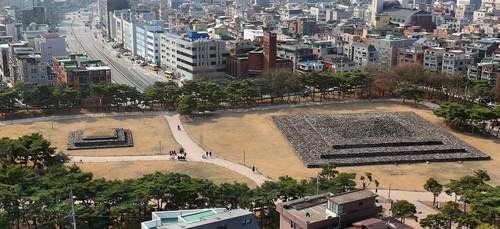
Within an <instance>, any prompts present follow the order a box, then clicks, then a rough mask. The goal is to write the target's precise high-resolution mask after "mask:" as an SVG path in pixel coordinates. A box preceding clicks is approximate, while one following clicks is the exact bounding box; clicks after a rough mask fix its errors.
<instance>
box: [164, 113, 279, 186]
mask: <svg viewBox="0 0 500 229" xmlns="http://www.w3.org/2000/svg"><path fill="white" fill-rule="evenodd" d="M163 116H164V117H165V118H166V119H167V122H168V125H169V126H170V131H172V135H173V136H174V138H175V140H176V141H177V142H178V143H179V144H180V145H181V146H182V147H183V148H184V150H185V151H186V153H187V157H186V158H187V160H188V161H201V162H206V163H212V164H215V165H218V166H222V167H224V168H227V169H230V170H232V171H234V172H236V173H239V174H241V175H243V176H245V177H248V178H249V179H251V180H253V181H254V182H255V183H257V185H259V186H260V185H261V184H262V183H264V181H267V180H271V179H269V178H267V177H265V176H263V175H262V174H261V173H259V172H258V171H255V172H253V171H252V168H249V167H246V166H243V165H241V164H237V163H234V162H230V161H227V160H223V159H220V158H217V157H213V156H212V157H210V156H209V157H207V158H203V155H205V154H206V151H205V150H203V149H202V148H201V147H200V146H198V144H196V143H195V142H194V141H193V140H192V139H191V137H189V135H188V134H187V133H186V131H185V130H184V127H183V126H182V122H181V120H180V115H179V114H175V115H171V114H167V115H163ZM178 126H179V127H180V130H178V128H177V127H178Z"/></svg>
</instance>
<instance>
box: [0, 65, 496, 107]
mask: <svg viewBox="0 0 500 229" xmlns="http://www.w3.org/2000/svg"><path fill="white" fill-rule="evenodd" d="M90 86H91V88H90V90H91V94H92V98H85V100H84V101H85V102H84V103H85V104H87V105H94V106H102V107H109V106H111V105H113V104H114V105H117V106H118V107H119V106H128V105H133V106H135V105H138V104H143V105H145V106H147V107H153V106H154V105H155V104H156V105H158V104H159V105H160V106H161V107H162V108H164V109H167V108H171V109H177V111H179V113H181V114H190V113H191V112H193V111H195V110H197V111H198V112H205V111H213V110H216V109H220V108H221V107H237V106H252V105H255V104H256V103H260V102H270V103H275V102H295V101H300V100H301V98H306V97H308V98H310V99H311V100H313V101H317V100H319V101H322V100H325V99H341V98H344V97H346V96H347V97H351V96H357V97H358V98H365V99H368V98H377V97H381V96H387V95H390V96H393V97H396V96H400V97H401V98H403V99H404V100H406V99H410V100H415V101H420V100H423V99H427V100H429V101H434V100H442V101H449V102H458V103H462V104H463V105H465V106H467V107H471V106H473V105H474V104H475V101H476V100H477V99H480V100H481V102H491V101H494V100H495V98H496V93H495V91H494V90H493V89H492V87H491V86H490V85H489V83H488V82H486V81H471V80H469V79H468V78H467V76H465V75H459V74H455V75H445V74H442V73H440V72H431V71H429V70H426V69H424V68H423V67H422V66H419V65H415V64H406V65H400V66H396V67H394V68H390V69H384V68H381V67H380V65H370V66H368V67H366V68H365V69H363V71H354V72H348V73H332V72H312V73H310V74H297V73H293V72H287V71H282V70H277V71H272V72H269V73H266V74H264V75H263V76H262V77H260V78H255V79H248V80H241V81H227V82H218V83H216V82H207V81H201V80H196V81H187V82H185V83H184V84H183V85H182V86H179V85H178V84H177V83H176V82H173V81H169V82H156V83H155V84H154V85H152V86H150V87H148V88H147V89H146V90H145V91H144V92H142V93H141V92H139V91H138V90H137V89H136V88H134V87H131V86H128V85H121V84H113V83H112V84H108V85H99V84H92V85H90ZM16 101H19V102H22V103H23V104H25V108H28V107H34V106H35V107H36V106H42V107H55V108H60V107H70V106H71V104H75V103H77V102H78V101H81V98H80V96H79V94H78V93H77V92H76V91H75V90H73V89H72V88H67V87H65V85H60V86H57V87H52V86H48V85H36V86H33V85H31V84H30V83H27V82H18V83H16V84H15V85H14V87H13V88H5V89H2V90H1V91H0V109H1V110H2V111H7V112H10V111H11V110H12V109H16ZM82 102H83V101H82ZM82 102H80V103H82ZM118 109H119V108H118Z"/></svg>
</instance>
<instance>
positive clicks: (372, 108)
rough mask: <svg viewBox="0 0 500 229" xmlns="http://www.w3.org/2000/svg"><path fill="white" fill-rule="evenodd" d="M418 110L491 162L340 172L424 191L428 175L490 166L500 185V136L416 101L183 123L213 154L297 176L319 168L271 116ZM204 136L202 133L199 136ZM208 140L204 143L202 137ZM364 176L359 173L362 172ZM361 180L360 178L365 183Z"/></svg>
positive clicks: (449, 175) (271, 173)
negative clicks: (453, 125) (462, 129)
mask: <svg viewBox="0 0 500 229" xmlns="http://www.w3.org/2000/svg"><path fill="white" fill-rule="evenodd" d="M395 111H413V112H415V113H417V114H419V115H420V116H422V117H423V118H425V119H427V120H429V121H430V122H432V123H434V124H435V125H438V126H440V127H442V128H443V129H445V130H447V131H448V132H450V133H452V134H453V135H455V136H457V137H459V138H460V139H462V140H464V141H465V142H467V143H469V144H471V145H473V146H474V147H476V148H477V149H479V150H481V151H482V152H484V153H486V154H488V155H490V156H491V158H492V160H491V161H473V162H462V163H459V162H458V161H457V162H444V163H430V164H422V163H418V164H394V165H372V166H354V167H342V168H339V170H340V171H341V172H355V173H357V174H358V175H360V174H363V173H364V172H372V173H373V177H374V178H375V179H377V180H378V181H379V182H380V188H388V187H389V184H392V189H400V190H423V184H424V183H425V181H426V180H427V179H428V178H429V177H434V178H435V179H437V180H438V181H439V182H442V183H446V182H448V181H449V179H457V178H460V177H462V176H465V175H470V174H472V173H473V171H474V170H478V169H483V170H487V171H488V172H489V174H490V176H491V180H492V182H491V183H492V184H493V185H500V171H499V170H497V169H496V167H497V165H496V163H495V160H499V159H500V152H499V151H498V145H499V143H500V140H499V139H496V138H493V137H480V136H479V135H469V134H468V133H458V132H455V131H454V130H451V129H450V128H449V127H447V126H446V125H444V124H443V121H442V119H440V118H437V117H436V116H435V115H434V114H433V113H432V111H431V110H430V109H428V108H426V107H424V106H422V105H418V104H414V103H393V102H370V103H343V104H332V105H320V106H312V107H295V108H286V109H274V110H268V111H249V112H245V113H230V114H211V115H200V116H191V119H192V121H191V122H188V123H185V124H184V128H185V129H186V131H187V132H188V133H189V135H190V136H192V138H193V140H194V141H196V142H197V143H198V144H199V145H202V146H203V148H204V149H205V150H207V151H211V152H212V153H213V154H214V155H216V156H218V157H220V158H222V159H226V160H230V161H233V162H236V163H241V164H243V161H244V160H245V164H246V165H250V166H255V167H257V168H258V169H259V171H261V172H262V173H263V174H264V175H266V176H268V177H270V178H272V179H277V178H278V177H279V176H285V175H289V176H291V177H293V178H296V179H310V178H311V177H315V176H316V174H317V172H318V171H319V169H308V168H306V167H305V165H304V163H303V162H302V161H301V160H300V159H299V158H298V156H297V155H296V154H295V152H294V150H293V149H292V147H290V145H289V144H288V141H287V140H286V139H285V138H284V137H283V135H282V134H281V133H280V132H279V130H278V128H277V127H276V126H275V125H274V123H273V122H272V120H271V118H270V117H271V116H272V115H290V114H329V113H335V114H340V113H357V112H395ZM199 136H202V137H199ZM200 141H203V142H202V143H203V144H200V143H201V142H200ZM358 177H359V176H358ZM360 183H361V182H358V184H360Z"/></svg>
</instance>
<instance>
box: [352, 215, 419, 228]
mask: <svg viewBox="0 0 500 229" xmlns="http://www.w3.org/2000/svg"><path fill="white" fill-rule="evenodd" d="M346 229H413V227H410V226H408V225H406V224H404V223H402V222H401V221H399V220H397V219H395V218H392V217H387V218H383V219H376V218H371V219H366V220H362V221H359V222H356V223H353V227H350V228H346Z"/></svg>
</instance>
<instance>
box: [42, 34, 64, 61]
mask: <svg viewBox="0 0 500 229" xmlns="http://www.w3.org/2000/svg"><path fill="white" fill-rule="evenodd" d="M35 49H36V50H37V51H38V52H40V53H41V56H42V61H43V62H46V63H48V64H49V65H52V57H54V56H66V55H68V53H67V52H66V39H65V38H64V37H61V36H60V35H59V34H58V33H49V34H43V35H40V38H35Z"/></svg>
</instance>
